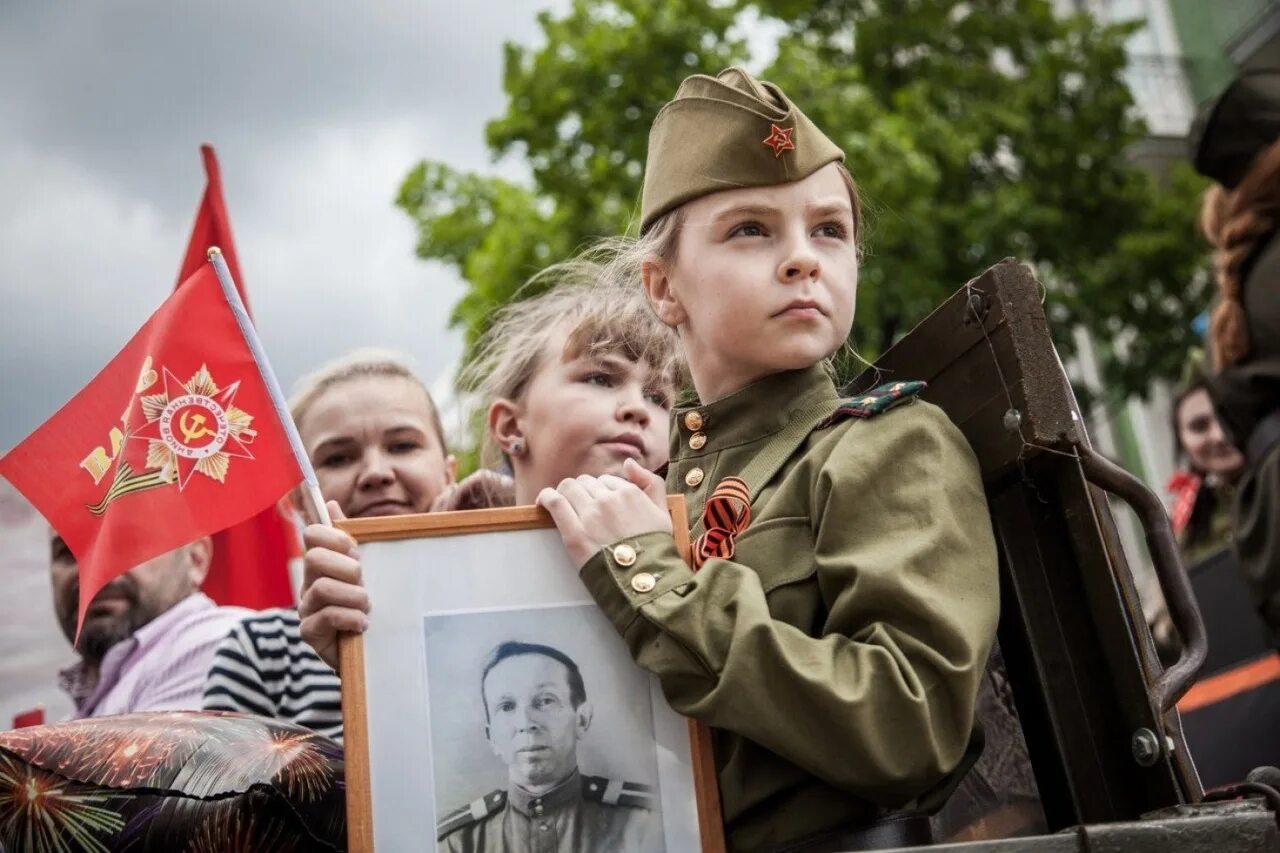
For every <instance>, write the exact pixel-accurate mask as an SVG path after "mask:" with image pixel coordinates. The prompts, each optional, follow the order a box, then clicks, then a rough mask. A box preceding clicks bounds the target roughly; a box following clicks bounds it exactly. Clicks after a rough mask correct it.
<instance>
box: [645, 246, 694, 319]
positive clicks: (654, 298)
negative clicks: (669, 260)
mask: <svg viewBox="0 0 1280 853" xmlns="http://www.w3.org/2000/svg"><path fill="white" fill-rule="evenodd" d="M640 280H641V281H642V282H643V283H644V292H645V295H647V296H648V297H649V304H650V305H652V306H653V313H655V314H657V315H658V319H659V320H661V321H662V322H663V323H665V324H667V325H668V326H670V327H671V328H673V329H674V328H676V327H678V326H680V325H681V324H683V323H684V322H685V320H687V319H688V315H686V314H685V311H684V306H683V305H681V304H680V299H679V297H677V296H676V293H675V291H674V290H673V289H672V287H671V277H670V276H669V275H667V264H666V262H664V261H662V260H660V259H658V258H646V259H645V260H644V262H643V263H641V264H640Z"/></svg>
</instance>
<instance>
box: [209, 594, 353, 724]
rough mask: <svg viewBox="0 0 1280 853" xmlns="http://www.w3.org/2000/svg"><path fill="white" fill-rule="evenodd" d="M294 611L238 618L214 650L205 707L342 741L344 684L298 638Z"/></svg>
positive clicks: (298, 623) (277, 610)
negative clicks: (270, 720)
mask: <svg viewBox="0 0 1280 853" xmlns="http://www.w3.org/2000/svg"><path fill="white" fill-rule="evenodd" d="M300 624H301V623H300V620H299V618H298V611H296V610H293V609H276V610H264V611H262V612H261V613H258V614H255V615H253V616H249V617H248V618H245V619H242V620H241V621H240V622H239V624H237V625H236V626H235V627H234V628H232V629H231V633H230V634H228V635H227V638H226V639H225V640H223V641H222V644H221V645H220V646H218V650H217V652H215V654H214V656H213V664H212V666H211V667H210V668H209V679H208V682H207V683H206V684H205V689H204V708H205V710H209V711H239V712H241V713H246V714H258V715H260V716H263V717H271V718H273V719H277V720H284V721H286V722H290V723H297V724H298V725H300V726H306V727H307V728H309V729H312V730H313V731H317V732H319V733H320V734H322V735H325V736H326V737H329V738H332V739H333V740H335V741H337V742H338V743H341V742H342V683H341V681H339V679H338V674H337V673H336V672H334V671H333V669H332V668H330V666H329V665H328V664H327V663H325V662H324V661H323V660H321V659H320V656H319V655H317V654H316V653H315V650H313V649H312V648H311V646H309V645H308V644H307V643H306V641H304V640H303V639H302V636H301V634H300V633H299V630H298V629H299V625H300Z"/></svg>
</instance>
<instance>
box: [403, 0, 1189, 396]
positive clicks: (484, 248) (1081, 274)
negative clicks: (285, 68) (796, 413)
mask: <svg viewBox="0 0 1280 853" xmlns="http://www.w3.org/2000/svg"><path fill="white" fill-rule="evenodd" d="M538 20H539V24H540V26H541V29H542V32H543V41H542V42H541V43H540V44H538V45H533V46H521V45H514V44H508V45H507V47H506V56H505V70H504V87H505V91H506V93H507V109H506V112H505V113H504V114H503V115H502V116H499V117H498V118H495V119H494V120H492V121H491V122H490V123H489V125H488V128H487V140H488V144H489V147H490V149H491V151H492V153H493V154H494V156H495V157H504V156H508V157H517V158H521V159H522V160H523V161H524V162H525V163H527V165H528V168H529V173H530V181H529V182H528V183H526V184H516V183H512V182H509V181H506V180H503V179H500V178H495V177H489V176H483V175H474V174H462V173H459V172H457V171H455V170H453V169H451V168H450V167H448V166H447V165H445V164H443V163H438V162H429V161H428V162H423V163H421V164H419V165H418V166H417V167H416V168H415V169H414V170H413V171H412V172H411V173H410V174H409V176H408V177H407V178H406V179H405V181H404V184H403V186H402V188H401V191H400V196H399V199H398V204H399V205H400V206H401V207H402V208H403V209H404V210H405V211H406V212H407V213H409V214H410V215H411V216H412V217H413V218H414V220H415V221H416V223H417V225H418V229H419V242H418V254H419V255H420V256H421V257H423V258H426V259H432V260H437V261H441V262H444V263H446V264H449V265H452V266H454V267H456V268H457V269H458V271H459V272H460V273H461V275H462V276H463V278H464V279H465V280H466V281H467V282H468V285H469V287H468V291H467V294H466V295H465V297H464V298H463V299H462V301H461V302H460V303H459V304H458V305H457V306H456V308H455V311H454V315H453V322H454V323H455V324H456V325H459V326H461V327H462V328H463V329H465V331H466V336H467V341H468V344H470V343H473V342H474V340H475V338H476V336H477V335H478V334H479V333H480V332H481V331H483V329H484V328H485V324H486V322H487V318H488V317H489V316H490V314H491V312H492V311H493V309H494V308H496V307H497V306H499V305H501V304H503V303H505V302H507V301H508V300H511V299H513V298H522V297H524V296H527V295H531V293H529V292H528V291H522V290H521V285H522V284H523V283H524V282H525V281H526V279H528V278H529V276H530V275H532V274H533V273H535V272H537V271H538V270H539V269H541V268H542V267H544V266H546V265H548V264H550V263H553V262H555V261H558V260H562V259H564V258H566V257H568V256H570V255H571V254H573V253H574V252H575V251H576V250H578V249H579V248H581V247H582V246H583V245H585V244H587V243H590V242H591V241H592V240H594V239H596V238H598V237H602V236H608V235H613V234H618V233H623V232H624V231H625V230H626V229H627V228H628V226H630V225H632V223H633V219H634V218H635V217H636V214H637V211H638V206H639V196H640V185H641V174H642V167H643V163H644V154H645V148H646V144H647V137H648V127H649V122H650V121H651V120H652V118H653V116H654V114H655V113H656V111H657V110H658V108H659V107H660V106H661V105H662V104H663V103H664V102H665V101H666V100H667V99H669V98H670V97H671V95H672V93H673V92H674V91H675V89H676V86H677V85H678V84H679V82H680V80H681V79H683V78H684V77H685V76H687V75H688V74H690V73H694V72H698V71H702V72H710V73H714V72H715V71H717V70H719V69H720V68H723V67H725V66H727V65H730V64H734V63H743V62H748V63H751V64H752V67H753V68H755V69H756V70H760V71H761V72H762V76H764V77H765V78H766V79H769V80H772V81H774V82H776V83H778V84H779V85H780V86H781V87H782V88H783V90H784V91H786V92H787V93H788V94H789V95H790V96H791V97H792V99H793V100H794V101H796V102H797V103H798V104H801V105H802V106H803V108H804V109H805V111H806V112H807V113H808V114H809V115H810V116H811V117H812V118H813V119H814V121H815V122H816V123H817V124H818V125H819V126H820V127H822V128H823V129H824V130H825V131H826V132H827V133H828V134H829V135H830V136H831V137H832V138H833V139H834V140H835V141H836V143H837V144H839V145H840V146H841V147H842V148H843V149H844V150H845V152H846V154H847V163H848V165H849V166H850V169H851V171H852V172H853V174H854V177H855V179H856V180H857V182H858V184H859V188H860V191H861V193H862V195H863V198H864V202H865V203H866V205H867V207H868V209H869V214H870V215H869V220H868V221H869V226H868V228H867V229H866V231H865V233H864V243H865V248H866V259H865V263H864V266H863V270H862V277H861V282H860V285H859V298H858V312H857V321H856V324H855V328H854V334H853V343H854V346H855V348H856V349H857V350H858V351H859V352H860V353H861V354H862V355H863V356H865V357H868V358H874V357H875V356H876V355H877V354H878V353H879V352H881V351H883V349H884V348H885V347H886V346H887V345H889V344H890V343H892V341H893V340H894V339H895V338H896V337H898V336H899V335H901V334H902V333H903V332H905V331H906V330H907V329H909V328H910V326H911V325H913V324H914V323H915V322H917V321H918V320H920V319H922V318H923V317H924V316H925V315H926V314H927V313H928V312H929V311H930V310H932V308H934V307H935V306H936V305H937V304H938V303H939V302H941V301H942V300H943V299H945V298H946V297H947V296H949V295H950V294H951V293H952V292H954V290H955V289H956V288H958V287H959V286H960V285H962V284H963V283H964V282H965V281H966V280H968V279H969V278H971V277H973V276H974V275H975V274H976V273H978V272H980V271H981V270H982V269H984V268H985V267H986V266H988V265H990V264H991V263H994V262H996V261H998V260H1000V259H1001V258H1004V257H1008V256H1016V257H1018V258H1021V259H1023V260H1026V261H1028V262H1031V263H1033V264H1035V265H1036V267H1037V269H1038V271H1039V273H1040V276H1041V279H1042V280H1043V281H1044V282H1045V284H1046V286H1047V291H1048V293H1047V298H1048V305H1047V307H1048V309H1049V313H1050V316H1051V318H1052V320H1053V324H1054V327H1055V329H1057V330H1058V331H1059V333H1060V340H1059V343H1060V345H1061V346H1063V347H1064V348H1067V349H1069V348H1070V346H1071V338H1070V335H1069V331H1070V329H1071V327H1072V326H1073V325H1075V324H1083V325H1084V326H1085V327H1086V328H1088V329H1089V330H1090V331H1092V332H1093V333H1094V334H1095V335H1098V336H1100V337H1102V338H1103V339H1104V340H1107V341H1109V342H1114V344H1115V346H1114V347H1113V350H1114V351H1115V352H1118V353H1123V354H1124V358H1118V359H1115V360H1114V362H1113V363H1112V364H1111V365H1110V376H1109V378H1110V379H1111V380H1112V382H1113V385H1114V387H1115V388H1116V390H1117V391H1119V392H1121V393H1142V392H1144V391H1145V390H1146V388H1147V387H1148V386H1149V383H1150V381H1151V380H1152V379H1153V378H1155V377H1160V376H1164V377H1173V376H1176V375H1177V374H1178V370H1179V368H1180V366H1181V361H1182V357H1183V354H1184V353H1185V351H1186V349H1187V347H1188V346H1189V345H1190V344H1191V343H1192V338H1193V334H1192V332H1191V330H1190V322H1191V319H1192V318H1193V317H1194V316H1195V315H1196V314H1197V313H1198V312H1199V311H1200V310H1201V308H1202V306H1203V304H1204V302H1205V300H1206V298H1207V296H1206V293H1207V284H1208V279H1207V277H1206V276H1205V274H1204V271H1203V269H1202V265H1203V248H1202V246H1201V245H1199V243H1198V240H1197V239H1196V237H1195V230H1194V221H1195V214H1196V210H1197V207H1198V204H1197V202H1198V196H1199V193H1200V192H1201V190H1202V189H1203V186H1202V184H1200V183H1199V181H1198V179H1196V178H1195V177H1194V176H1193V175H1192V174H1191V172H1190V170H1189V169H1188V168H1186V167H1181V166H1179V167H1175V168H1174V169H1172V170H1171V171H1170V173H1169V174H1168V176H1167V177H1166V178H1164V179H1158V178H1156V177H1154V176H1153V175H1151V174H1150V173H1148V172H1147V171H1145V170H1143V169H1142V168H1140V167H1138V166H1137V165H1135V164H1134V162H1133V160H1132V154H1133V150H1134V146H1135V145H1136V144H1138V143H1139V141H1140V140H1142V139H1143V137H1144V136H1145V128H1144V127H1143V124H1142V122H1141V120H1140V119H1139V118H1138V117H1137V115H1136V112H1135V110H1134V107H1133V100H1132V97H1131V95H1130V93H1129V90H1128V89H1127V88H1126V86H1125V85H1124V83H1123V80H1122V74H1123V71H1124V68H1125V61H1126V60H1125V53H1124V42H1125V39H1126V37H1127V36H1128V34H1129V33H1130V32H1131V31H1132V27H1130V26H1116V25H1107V24H1103V23H1100V22H1098V21H1096V20H1095V19H1093V18H1091V17H1089V16H1085V15H1077V16H1070V17H1059V16H1055V15H1054V14H1053V12H1052V8H1051V4H1050V3H1049V2H1048V0H987V2H984V3H981V4H976V3H972V2H961V0H723V2H705V1H704V2H697V0H574V2H573V5H572V7H571V8H570V10H569V11H568V12H567V13H566V14H565V15H564V16H562V17H556V16H553V15H551V14H549V13H543V14H541V15H540V16H539V19H538ZM748 37H750V38H748ZM762 42H763V43H766V44H767V46H768V49H769V50H770V52H771V53H772V54H773V56H772V59H771V61H768V62H767V64H765V65H764V67H761V62H760V61H759V59H760V58H759V57H752V56H751V55H750V53H749V50H748V44H749V43H750V44H751V45H752V46H754V47H756V48H757V49H759V46H760V44H761V43H762Z"/></svg>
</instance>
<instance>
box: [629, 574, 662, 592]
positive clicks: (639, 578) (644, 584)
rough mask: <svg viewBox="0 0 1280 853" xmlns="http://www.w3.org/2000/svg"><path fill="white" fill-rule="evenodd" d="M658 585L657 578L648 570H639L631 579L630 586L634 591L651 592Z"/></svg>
mask: <svg viewBox="0 0 1280 853" xmlns="http://www.w3.org/2000/svg"><path fill="white" fill-rule="evenodd" d="M657 585H658V579H657V578H655V577H654V576H653V575H651V574H649V573H648V572H641V573H640V574H638V575H636V576H635V577H633V578H632V579H631V588H632V589H634V590H635V591H636V592H652V591H653V588H654V587H655V586H657Z"/></svg>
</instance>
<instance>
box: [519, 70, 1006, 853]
mask: <svg viewBox="0 0 1280 853" xmlns="http://www.w3.org/2000/svg"><path fill="white" fill-rule="evenodd" d="M842 161H843V154H842V153H841V151H840V150H839V149H838V148H837V147H836V146H835V145H834V144H833V143H832V142H831V141H830V140H828V139H827V138H826V137H825V136H824V135H823V134H822V132H821V131H820V130H818V128H817V127H815V126H814V125H813V124H812V123H811V122H810V121H809V120H808V119H807V118H806V117H805V115H804V114H803V113H802V112H801V111H800V110H799V109H797V108H796V107H795V106H794V105H793V104H792V103H791V102H790V101H789V100H788V99H787V98H786V96H785V95H784V94H783V93H782V92H781V91H780V90H779V89H778V88H777V87H775V86H773V85H771V84H768V83H761V82H759V81H756V80H754V79H753V78H752V77H751V76H750V75H748V74H747V73H746V72H744V71H741V70H740V69H729V70H727V71H725V72H724V73H722V74H720V75H719V76H718V77H708V76H701V75H699V76H694V77H690V78H689V79H687V80H686V81H685V82H684V83H683V84H682V85H681V86H680V89H679V91H678V92H677V93H676V97H675V99H674V100H673V101H671V102H670V103H668V104H667V105H666V106H665V107H664V108H663V109H662V111H661V112H660V113H659V114H658V116H657V118H656V119H655V121H654V125H653V128H652V131H651V134H650V138H649V153H648V163H647V169H646V173H645V181H644V191H643V198H642V204H641V207H642V220H641V229H640V230H641V237H640V239H639V240H638V241H637V242H636V243H634V244H633V245H630V246H628V247H627V248H625V249H623V250H622V251H621V253H620V255H619V257H618V258H617V260H616V263H615V264H614V268H615V272H616V273H617V278H619V279H620V280H622V281H623V282H624V283H629V284H628V286H630V287H633V288H635V289H639V288H640V287H641V286H643V289H644V292H645V293H646V294H647V296H648V299H649V301H650V303H651V305H652V307H653V309H654V311H655V312H656V313H657V315H658V316H659V317H660V318H661V319H662V321H663V322H664V323H666V324H667V325H668V326H670V327H671V328H673V329H675V330H676V332H677V333H678V335H679V338H680V341H681V344H682V346H683V350H684V353H685V356H686V358H687V361H688V368H689V372H690V374H691V378H692V382H693V385H694V389H695V390H696V392H697V396H698V403H697V404H695V405H692V406H688V407H681V408H678V409H676V410H675V411H674V412H673V418H674V420H673V422H672V427H671V433H670V440H671V447H670V457H671V458H670V465H669V468H668V471H667V480H666V483H665V484H664V483H663V482H662V480H661V479H659V478H658V477H656V476H654V475H652V474H650V473H649V472H647V471H645V470H644V469H643V468H642V467H641V466H639V465H636V464H634V463H628V464H627V466H626V469H625V471H624V472H623V476H621V477H620V476H616V475H605V476H602V477H591V476H580V477H576V478H573V479H566V480H564V481H563V482H561V483H560V484H559V486H558V487H557V488H555V489H547V490H545V491H543V492H542V493H541V494H540V495H539V496H538V502H539V503H540V504H541V505H543V506H545V507H546V508H547V509H548V510H549V511H550V512H551V514H552V515H553V516H554V518H555V521H556V524H557V526H558V527H559V529H560V532H561V534H562V536H563V539H564V542H565V545H566V547H567V548H568V550H569V552H570V554H571V555H572V557H573V558H574V559H575V561H576V562H577V564H578V565H579V566H580V574H581V577H582V579H583V581H584V582H585V583H586V585H587V587H588V588H589V589H590V590H591V593H592V595H593V596H594V597H595V599H596V601H597V602H598V603H599V604H600V606H601V608H602V609H603V610H604V612H605V614H606V615H607V616H608V617H609V618H610V619H611V620H612V621H613V623H614V625H615V626H616V627H617V629H618V631H619V632H620V633H621V635H622V636H623V638H624V639H625V641H626V642H627V644H628V646H629V648H630V649H631V652H632V654H633V656H634V657H635V659H636V661H637V662H639V663H640V665H642V666H644V667H645V668H647V669H649V670H650V671H652V672H654V673H655V674H657V675H658V677H659V679H660V680H661V682H662V685H663V688H664V690H665V692H666V694H667V697H668V699H669V700H670V701H671V703H672V704H673V706H674V707H675V708H676V709H677V710H679V711H681V712H682V713H685V714H687V715H689V716H691V717H693V718H695V719H697V720H700V721H702V722H704V723H706V724H708V725H710V726H712V727H714V729H715V732H716V738H715V753H716V763H717V766H718V771H719V782H720V794H721V799H722V805H723V811H724V818H725V825H726V832H727V837H728V841H729V846H730V848H731V849H733V850H735V851H757V850H764V851H811V852H813V851H826V850H851V849H874V848H878V847H893V846H900V845H905V844H912V843H921V842H927V841H928V823H927V820H925V818H923V817H922V815H924V814H926V813H928V812H929V811H931V810H933V809H936V808H937V807H938V805H940V803H941V802H942V801H943V800H944V799H945V798H946V796H947V794H948V793H949V792H950V791H951V790H952V789H953V788H954V785H955V783H956V782H957V781H958V779H959V777H960V776H961V775H962V774H963V773H964V772H965V770H966V769H967V768H968V766H969V765H970V764H971V762H972V760H973V758H974V756H975V753H976V745H977V740H978V739H977V738H975V737H974V736H973V732H974V725H973V717H974V702H975V696H976V694H977V691H978V686H979V682H980V678H981V676H982V673H983V668H984V665H985V663H986V660H987V656H988V652H989V651H990V647H991V643H992V640H993V636H994V633H995V627H996V616H997V607H998V605H997V590H996V552H995V544H994V539H993V536H992V532H991V525H990V522H989V519H988V514H987V508H986V503H985V499H984V495H983V490H982V482H981V479H980V476H979V470H978V466H977V462H976V460H975V458H974V455H973V453H972V451H971V450H970V448H969V446H968V444H967V443H966V441H965V440H964V438H963V437H962V435H961V434H960V432H959V430H958V429H956V427H955V426H954V425H952V424H951V423H950V422H949V421H948V419H947V418H946V416H945V415H944V414H943V413H942V412H941V411H940V410H939V409H937V408H936V407H934V406H932V405H929V404H928V403H924V402H921V401H919V400H914V396H915V395H916V394H917V393H918V392H919V390H920V388H921V383H912V382H906V381H900V382H897V383H894V384H891V385H888V386H884V387H882V388H880V389H877V390H876V391H875V392H873V393H871V394H868V395H864V396H862V397H858V398H854V399H851V400H842V399H841V398H840V396H839V395H838V394H837V392H836V389H835V386H834V384H833V382H832V379H831V376H830V373H829V371H828V359H829V357H830V356H831V355H832V354H833V353H834V352H835V351H836V350H837V349H838V348H839V347H841V346H842V345H843V344H844V342H845V340H846V338H847V337H848V335H849V331H850V328H851V326H852V323H853V313H854V294H855V291H856V289H857V283H858V262H859V249H858V235H859V227H860V224H861V219H860V213H859V205H858V196H857V190H856V188H855V185H854V183H853V180H852V178H851V177H850V175H849V173H848V172H847V171H846V170H845V168H844V166H843V165H842ZM905 378H906V377H903V379H905ZM668 488H669V489H670V490H671V491H675V492H679V493H682V494H684V495H686V496H687V498H688V503H689V507H690V511H691V516H690V521H691V524H693V525H694V534H695V536H696V539H695V543H694V554H693V565H686V563H685V562H684V560H683V559H682V558H681V557H680V555H679V554H678V553H677V550H676V547H675V543H674V541H673V538H672V535H671V525H670V521H669V517H668V516H667V514H666V510H665V497H664V496H665V493H666V492H667V490H668Z"/></svg>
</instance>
